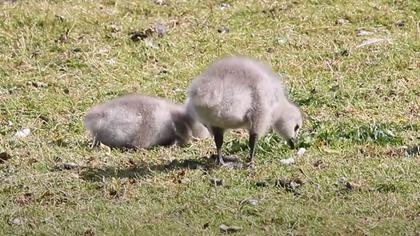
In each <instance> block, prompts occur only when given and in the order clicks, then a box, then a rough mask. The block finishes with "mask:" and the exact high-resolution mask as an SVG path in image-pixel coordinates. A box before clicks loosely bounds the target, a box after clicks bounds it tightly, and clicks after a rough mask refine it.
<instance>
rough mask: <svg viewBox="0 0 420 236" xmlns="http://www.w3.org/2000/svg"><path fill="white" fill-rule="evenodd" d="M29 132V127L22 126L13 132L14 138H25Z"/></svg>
mask: <svg viewBox="0 0 420 236" xmlns="http://www.w3.org/2000/svg"><path fill="white" fill-rule="evenodd" d="M30 134H31V130H30V129H29V128H24V129H21V130H19V131H17V132H16V133H15V137H16V138H25V137H27V136H28V135H30Z"/></svg>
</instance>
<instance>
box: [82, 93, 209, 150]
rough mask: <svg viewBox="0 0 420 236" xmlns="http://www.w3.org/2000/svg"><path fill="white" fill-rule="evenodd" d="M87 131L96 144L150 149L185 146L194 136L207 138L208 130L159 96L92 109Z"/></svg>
mask: <svg viewBox="0 0 420 236" xmlns="http://www.w3.org/2000/svg"><path fill="white" fill-rule="evenodd" d="M83 123H84V126H85V128H86V129H87V130H88V131H89V132H90V134H91V135H92V137H93V140H94V143H95V144H98V143H103V144H105V145H107V146H110V147H116V148H149V147H152V146H157V145H160V146H168V145H172V144H175V143H176V144H180V145H182V144H185V143H187V142H188V141H189V140H190V138H191V137H196V138H205V137H207V136H208V135H209V133H208V130H207V128H206V127H204V126H203V125H202V124H200V123H199V122H198V121H196V120H195V119H193V117H191V116H190V115H188V114H187V113H186V107H185V105H176V104H173V103H171V102H169V101H166V100H164V99H161V98H157V97H149V96H143V95H128V96H123V97H119V98H115V99H113V100H110V101H108V102H105V103H103V104H100V105H96V106H94V107H93V108H91V109H90V110H89V111H88V112H87V113H86V114H85V116H84V120H83Z"/></svg>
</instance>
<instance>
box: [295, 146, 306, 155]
mask: <svg viewBox="0 0 420 236" xmlns="http://www.w3.org/2000/svg"><path fill="white" fill-rule="evenodd" d="M305 152H306V149H305V148H299V150H298V152H297V155H298V157H301V156H303V154H305Z"/></svg>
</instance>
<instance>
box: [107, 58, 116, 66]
mask: <svg viewBox="0 0 420 236" xmlns="http://www.w3.org/2000/svg"><path fill="white" fill-rule="evenodd" d="M106 63H107V64H108V65H114V64H115V60H114V59H109V60H106Z"/></svg>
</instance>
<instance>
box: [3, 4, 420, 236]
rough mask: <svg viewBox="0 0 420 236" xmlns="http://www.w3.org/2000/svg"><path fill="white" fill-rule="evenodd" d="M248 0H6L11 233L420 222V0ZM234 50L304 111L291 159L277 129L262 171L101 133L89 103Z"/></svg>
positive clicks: (278, 230)
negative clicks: (269, 71)
mask: <svg viewBox="0 0 420 236" xmlns="http://www.w3.org/2000/svg"><path fill="white" fill-rule="evenodd" d="M244 2H245V1H228V2H226V3H228V4H227V5H223V6H221V4H220V3H221V2H220V1H175V0H174V1H172V0H167V1H165V0H163V1H156V2H153V1H151V0H150V1H125V0H122V1H119V0H116V1H113V0H102V1H81V0H68V1H53V0H50V1H47V0H44V1H19V0H18V1H4V0H3V1H0V135H1V136H0V153H3V154H0V155H1V157H0V235H11V234H13V235H16V234H20V235H23V234H36V235H135V234H137V235H140V234H141V235H156V234H159V235H162V234H180V235H187V234H190V235H193V234H204V235H214V234H219V233H220V229H219V226H220V225H221V224H225V225H228V226H239V227H241V228H242V229H241V230H240V231H239V232H238V234H241V235H242V234H243V235H261V234H266V235H272V234H280V235H285V234H292V235H365V234H372V235H419V234H420V205H419V200H420V199H419V198H420V193H419V189H420V183H419V181H420V160H419V156H418V152H417V154H416V152H415V150H414V149H413V150H411V149H410V148H411V147H414V146H416V145H418V144H419V114H420V107H419V104H420V98H419V91H420V88H419V87H420V82H419V74H420V70H419V68H420V66H419V65H420V64H419V63H420V62H419V58H420V57H419V49H420V40H419V27H420V26H419V18H420V17H419V5H418V3H416V1H414V0H413V1H410V0H409V1H386V0H373V1H368V2H366V1H354V0H350V1H316V0H312V1H303V0H292V1H253V2H251V1H248V2H247V3H244ZM159 24H160V25H159ZM156 25H157V26H158V27H157V28H160V29H157V30H158V31H159V30H161V29H162V26H164V27H163V28H164V31H165V32H163V34H162V35H161V36H159V35H158V33H157V32H151V30H150V29H154V28H155V26H156ZM223 27H225V28H223ZM147 29H149V30H147ZM227 29H228V30H227ZM134 31H140V32H138V33H137V34H130V33H131V32H134ZM142 31H144V33H141V32H142ZM155 31H156V30H155ZM219 31H220V32H219ZM225 31H228V32H225ZM142 37H143V39H141V38H142ZM133 39H134V40H133ZM372 39H380V40H382V41H378V40H376V42H375V43H372V44H370V45H363V43H365V44H366V43H369V42H373V41H372ZM369 40H370V41H369ZM228 54H245V55H251V56H254V57H257V58H260V59H262V60H264V61H266V62H268V63H269V64H270V65H272V67H273V68H274V70H275V71H277V72H279V73H281V74H283V78H284V81H285V83H286V84H287V86H288V90H289V91H290V97H291V99H292V100H293V101H295V102H296V103H297V104H298V105H299V106H301V108H302V110H303V112H304V113H305V123H304V129H303V132H302V135H301V139H300V146H301V147H305V148H306V149H307V152H306V153H305V155H304V156H303V157H299V158H297V162H296V163H295V164H294V165H289V166H284V165H282V164H281V163H280V159H285V158H288V157H296V151H292V150H289V149H288V148H287V146H286V145H285V144H284V142H283V140H282V139H281V138H280V137H279V136H278V135H276V134H273V133H269V134H268V135H267V136H266V137H265V138H264V139H263V140H261V142H260V143H259V148H258V151H257V152H258V153H257V160H256V168H255V171H254V172H251V171H249V170H245V169H243V170H242V169H220V168H217V167H214V166H213V165H211V164H210V161H208V160H207V159H206V157H208V156H209V155H211V154H212V153H213V152H214V147H213V142H212V140H211V139H208V140H201V141H198V142H194V143H191V144H190V145H187V146H186V147H182V148H181V147H170V148H154V149H152V150H147V151H135V152H134V151H121V150H109V149H107V148H104V147H101V148H99V149H93V148H91V147H90V145H89V144H90V140H89V137H88V135H87V134H86V133H85V131H84V129H83V126H82V122H81V120H82V116H83V113H84V112H85V111H86V110H87V109H88V108H89V107H90V106H92V105H94V104H96V103H99V102H102V101H105V100H107V99H110V98H114V97H116V96H118V95H122V94H128V93H132V92H140V93H144V94H150V95H158V96H162V97H166V98H169V99H172V100H174V101H177V102H182V101H183V99H184V98H185V91H186V88H187V87H188V84H189V82H190V81H191V80H192V79H193V78H194V76H196V75H198V74H199V73H200V71H202V70H203V69H204V68H205V67H206V65H208V64H209V63H211V62H212V61H214V60H215V59H216V58H218V57H221V56H223V55H228ZM23 128H29V129H30V130H31V134H30V135H29V136H27V137H25V138H17V137H15V136H14V135H15V133H16V132H17V131H19V130H21V129H23ZM246 140H247V135H246V133H243V132H230V134H229V136H228V137H227V140H226V145H225V150H226V152H228V153H231V154H237V155H239V156H242V157H245V156H246V155H247V147H246ZM417 147H418V146H417ZM5 159H8V160H5ZM63 163H65V164H67V165H65V166H63ZM69 163H70V164H72V163H73V164H72V165H73V166H72V165H70V164H69ZM73 167H76V168H73ZM213 178H218V179H222V180H223V185H221V186H214V185H213V184H211V181H212V179H213ZM279 185H280V186H279ZM281 185H283V186H284V187H282V186H281ZM297 185H299V186H297ZM250 199H251V200H256V201H249V200H250ZM252 203H255V204H252Z"/></svg>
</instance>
